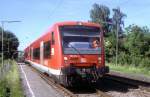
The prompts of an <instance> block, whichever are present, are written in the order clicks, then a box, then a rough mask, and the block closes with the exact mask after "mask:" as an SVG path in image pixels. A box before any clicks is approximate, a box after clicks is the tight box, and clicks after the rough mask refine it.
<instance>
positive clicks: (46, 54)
mask: <svg viewBox="0 0 150 97" xmlns="http://www.w3.org/2000/svg"><path fill="white" fill-rule="evenodd" d="M50 51H51V42H50V41H47V42H44V58H49V57H50Z"/></svg>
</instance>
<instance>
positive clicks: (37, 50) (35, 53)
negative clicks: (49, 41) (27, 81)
mask: <svg viewBox="0 0 150 97" xmlns="http://www.w3.org/2000/svg"><path fill="white" fill-rule="evenodd" d="M33 59H40V48H35V49H33Z"/></svg>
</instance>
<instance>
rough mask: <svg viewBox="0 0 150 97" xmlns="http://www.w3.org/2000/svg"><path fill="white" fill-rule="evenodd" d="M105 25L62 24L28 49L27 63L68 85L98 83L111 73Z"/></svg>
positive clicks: (26, 54)
mask: <svg viewBox="0 0 150 97" xmlns="http://www.w3.org/2000/svg"><path fill="white" fill-rule="evenodd" d="M103 39H104V38H103V31H102V29H101V26H100V25H98V24H95V23H90V22H75V21H68V22H59V23H55V24H54V25H53V26H52V27H51V28H50V29H48V31H47V32H46V33H45V34H44V35H42V36H41V37H40V38H38V39H37V40H36V41H34V42H33V43H31V44H30V45H29V46H28V47H27V48H26V49H25V55H24V56H25V60H26V61H27V62H29V63H31V65H32V66H33V67H35V68H37V69H38V70H40V71H42V72H44V73H47V74H49V75H50V76H51V77H53V78H54V79H55V80H56V81H58V82H59V83H60V84H62V85H64V86H67V87H68V86H73V85H75V84H76V83H79V82H84V81H86V82H88V83H93V82H96V81H97V80H98V79H99V78H100V77H102V76H103V75H104V74H106V73H108V72H109V67H107V66H105V52H104V43H103Z"/></svg>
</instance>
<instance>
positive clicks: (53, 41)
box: [52, 32, 55, 44]
mask: <svg viewBox="0 0 150 97" xmlns="http://www.w3.org/2000/svg"><path fill="white" fill-rule="evenodd" d="M54 43H55V39H54V32H52V44H54Z"/></svg>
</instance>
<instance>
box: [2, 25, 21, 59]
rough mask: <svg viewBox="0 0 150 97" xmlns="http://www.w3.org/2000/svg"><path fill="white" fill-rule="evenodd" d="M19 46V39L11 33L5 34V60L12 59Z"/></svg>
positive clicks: (6, 32)
mask: <svg viewBox="0 0 150 97" xmlns="http://www.w3.org/2000/svg"><path fill="white" fill-rule="evenodd" d="M18 46H19V40H18V38H17V37H16V36H15V35H14V33H12V32H11V31H4V33H3V50H4V51H3V52H4V58H6V59H7V58H11V57H12V55H13V54H14V53H15V52H16V51H17V48H18ZM1 52H2V28H1V27H0V53H1Z"/></svg>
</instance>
